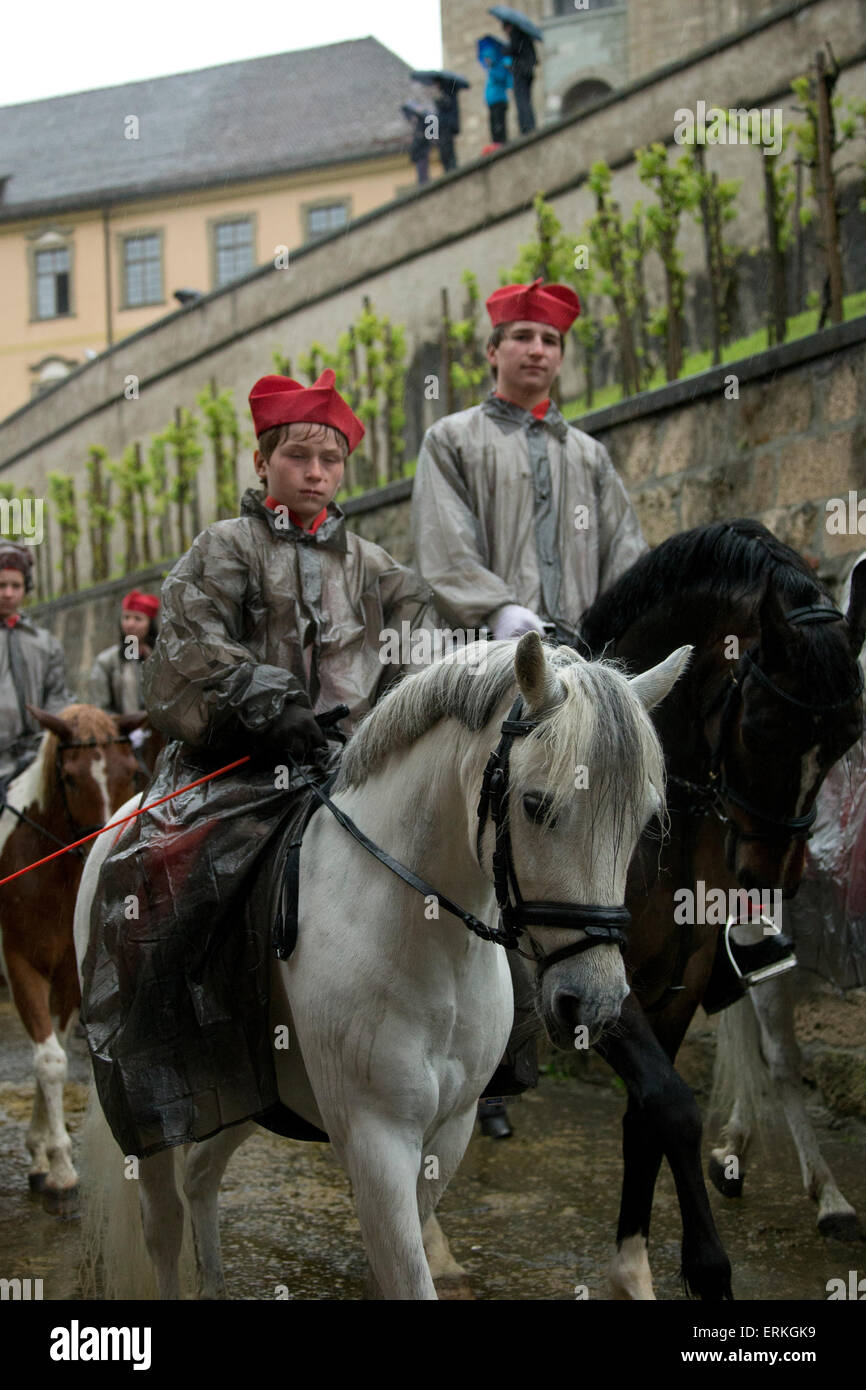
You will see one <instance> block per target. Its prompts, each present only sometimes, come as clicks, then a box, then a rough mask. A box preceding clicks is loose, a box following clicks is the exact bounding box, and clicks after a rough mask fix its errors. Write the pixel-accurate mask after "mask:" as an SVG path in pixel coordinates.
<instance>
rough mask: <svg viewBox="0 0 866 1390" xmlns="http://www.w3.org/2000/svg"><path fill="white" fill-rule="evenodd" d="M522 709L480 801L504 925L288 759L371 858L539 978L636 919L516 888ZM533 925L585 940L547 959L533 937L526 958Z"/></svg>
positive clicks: (505, 734)
mask: <svg viewBox="0 0 866 1390" xmlns="http://www.w3.org/2000/svg"><path fill="white" fill-rule="evenodd" d="M522 708H523V700H522V697H521V696H519V695H518V697H517V699H516V700H515V701H514V704H513V705H512V707H511V709H510V711H509V713H508V717H507V718H506V719H505V720H504V721H503V723H502V728H501V736H500V740H499V744H498V745H497V747H496V748H495V749H494V750H493V752H492V753H491V754H490V757H489V758H488V760H487V766H486V767H485V769H484V776H483V778H482V781H481V794H480V797H479V802H478V811H477V815H478V834H477V841H476V844H477V854H478V863H479V867H481V868H483V865H482V863H481V840H482V836H483V833H484V827H485V824H486V821H487V817H488V814H489V815H490V816H491V817H492V819H493V823H494V825H495V827H496V846H495V849H494V852H493V879H494V886H495V889H496V901H497V903H498V905H499V909H500V912H501V915H502V926H501V927H489V926H487V924H486V923H485V922H482V921H481V920H480V918H478V917H476V916H475V915H474V913H471V912H467V911H466V910H465V908H462V907H460V906H459V904H457V903H455V902H452V901H451V899H450V898H448V897H446V895H445V894H444V893H441V892H439V890H438V889H436V888H434V887H433V886H432V884H429V883H427V882H426V881H425V880H424V879H423V878H421V877H420V875H419V874H416V873H415V872H414V871H413V870H412V869H409V868H407V867H406V865H405V864H401V863H400V861H399V860H397V859H395V858H394V857H393V856H392V855H390V854H388V853H387V852H386V851H385V850H383V849H382V848H380V846H379V845H377V844H375V843H374V842H373V841H372V840H371V839H369V837H368V836H367V835H365V834H364V832H363V831H362V830H360V829H359V827H358V826H357V825H356V824H355V822H354V821H353V820H351V819H350V817H349V816H347V815H346V813H345V812H344V811H341V810H340V808H339V806H336V805H335V804H334V802H333V801H332V800H331V798H330V797H329V796H328V794H327V792H325V791H324V790H323V788H322V787H320V786H318V785H317V784H316V783H315V782H313V781H311V780H310V778H309V777H308V776H307V774H306V772H305V771H304V769H303V768H302V767H300V766H299V765H298V764H297V763H296V762H295V761H294V759H293V758H292V757H291V755H287V757H288V761H289V762H290V763H291V764H292V766H293V767H294V769H295V771H296V772H297V773H298V774H299V776H300V777H301V779H302V780H303V781H304V782H305V783H306V785H307V786H308V787H309V788H310V790H311V791H312V792H313V794H314V796H316V797H317V798H318V800H319V802H320V803H321V804H322V805H323V806H326V807H327V808H328V810H329V811H330V812H331V814H332V815H333V816H334V818H335V820H337V822H338V823H339V824H340V825H341V826H342V827H343V829H344V830H346V831H348V833H349V834H350V835H351V836H352V837H353V839H355V840H356V841H357V842H358V844H359V845H361V846H362V848H363V849H365V850H366V851H367V852H368V854H372V856H373V858H374V859H377V860H378V861H379V863H380V864H382V865H384V867H385V868H386V869H389V870H390V871H391V873H392V874H396V876H397V877H398V878H400V879H402V881H403V882H404V883H406V884H408V885H409V887H410V888H414V889H415V891H416V892H417V893H421V894H423V895H424V897H428V898H429V897H432V898H435V899H436V901H437V903H439V905H440V906H441V907H444V908H445V910H446V912H450V913H451V914H452V915H453V916H454V917H456V918H458V920H459V921H461V922H462V923H463V924H464V926H466V927H468V928H469V930H470V931H471V932H473V933H474V935H475V936H478V937H480V938H481V940H482V941H492V942H494V943H495V944H496V945H497V946H504V947H505V949H506V950H508V951H517V952H518V954H519V955H522V956H524V957H525V958H526V959H527V960H533V959H534V960H535V962H536V965H537V967H538V974H539V977H540V976H541V975H542V974H543V973H544V971H545V970H547V969H549V967H550V966H551V965H555V964H556V963H557V961H561V960H565V959H566V958H567V957H569V956H573V955H577V954H579V953H580V952H582V951H587V950H589V949H590V948H591V947H593V946H597V945H602V944H604V943H614V944H617V945H620V946H622V945H623V944H624V942H625V927H626V926H627V925H628V923H629V921H630V920H631V918H630V914H629V912H628V910H627V909H626V908H624V907H606V906H599V905H596V904H581V903H560V902H526V901H524V900H523V899H522V898H521V896H520V890H519V887H518V884H517V876H516V874H515V871H514V860H513V856H512V853H511V837H510V834H509V831H508V767H509V755H510V752H511V744H512V742H513V740H514V739H515V738H518V737H521V736H523V735H525V734H528V733H530V732H531V730H533V729H535V728H536V727H537V721H536V720H531V719H520V718H518V715H519V714H520V712H521V710H522ZM293 848H295V849H296V850H299V849H300V844H296V845H294V846H293ZM512 891H513V893H514V901H513V902H512V900H511V892H512ZM530 923H534V924H535V925H537V926H547V927H553V926H555V927H559V928H564V929H567V930H569V931H581V932H583V933H584V937H583V939H582V940H581V941H578V942H575V943H573V944H572V945H570V946H565V947H563V948H562V949H560V950H558V951H552V952H551V953H550V954H549V955H546V956H545V955H544V954H543V953H542V952H541V951H539V949H538V948H537V946H536V944H535V942H534V941H532V940H531V938H530V944H531V946H532V951H533V954H532V955H531V956H530V955H527V953H526V952H525V951H522V950H521V949H520V946H519V941H520V937H521V935H522V933H523V932H524V930H525V929H526V927H527V926H528V925H529V924H530Z"/></svg>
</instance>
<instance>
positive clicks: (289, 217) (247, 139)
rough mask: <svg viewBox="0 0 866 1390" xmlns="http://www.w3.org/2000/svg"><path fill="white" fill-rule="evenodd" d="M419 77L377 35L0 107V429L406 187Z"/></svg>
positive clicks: (410, 174)
mask: <svg viewBox="0 0 866 1390" xmlns="http://www.w3.org/2000/svg"><path fill="white" fill-rule="evenodd" d="M409 71H410V70H409V68H408V67H407V66H406V64H405V63H404V62H403V61H402V60H401V59H400V58H398V57H397V56H396V54H394V53H391V52H390V51H389V50H388V49H387V48H384V47H383V46H382V44H380V43H379V42H378V40H376V39H373V38H366V39H357V40H353V41H350V42H346V43H337V44H331V45H328V46H326V47H323V48H314V49H306V50H303V51H301V52H297V53H283V54H278V55H275V56H273V57H267V58H256V59H252V60H248V61H245V62H239V63H229V64H225V65H223V66H220V67H215V68H207V69H204V70H202V71H199V72H189V73H181V74H178V75H176V76H172V77H161V78H156V79H153V80H151V81H147V82H134V83H130V84H128V85H126V86H121V87H107V88H102V89H100V90H98V91H92V92H80V93H76V94H74V95H72V96H63V97H54V98H51V99H50V100H45V101H34V102H27V103H25V104H24V105H21V106H9V107H3V108H0V150H2V152H3V153H2V156H0V158H2V161H3V162H2V165H0V285H2V287H3V289H2V313H0V359H2V371H0V418H2V417H4V416H6V415H8V414H9V413H10V412H12V411H14V410H16V409H17V408H18V407H19V406H22V405H24V404H26V402H27V401H29V400H30V399H31V397H33V396H34V395H37V394H38V393H39V392H40V391H41V390H44V389H46V388H47V387H49V386H51V385H53V384H54V383H55V382H56V381H58V380H59V379H60V378H61V377H63V376H65V375H67V373H68V372H70V371H71V370H72V369H73V368H74V367H76V366H79V365H80V364H81V363H83V362H84V361H86V360H87V359H88V358H91V357H94V356H97V355H98V354H99V353H100V352H101V351H102V350H103V349H105V348H107V347H110V346H112V345H113V344H114V343H116V342H118V341H119V340H120V339H122V338H125V337H127V336H128V335H129V334H131V333H135V332H137V331H138V330H139V329H141V328H144V327H145V326H146V325H148V324H150V323H152V322H153V321H154V319H158V318H161V317H162V316H163V315H165V314H167V313H170V312H172V311H174V310H175V309H177V308H178V304H179V302H182V300H179V299H178V298H176V295H177V292H178V291H181V292H183V291H187V292H192V293H194V294H207V293H209V292H210V291H212V290H216V289H219V288H220V287H221V286H223V285H225V284H227V283H228V282H229V281H231V280H234V279H237V278H238V277H241V276H243V275H245V274H248V273H249V272H251V271H253V270H254V269H255V268H256V266H258V265H261V264H264V263H265V262H267V261H270V260H273V259H274V258H275V257H277V256H280V255H285V253H286V249H288V250H291V248H293V247H297V246H300V245H302V244H303V243H305V242H308V241H310V240H312V239H315V238H316V237H319V236H322V235H324V234H326V233H328V232H331V231H333V230H335V229H337V228H339V227H341V226H343V225H345V224H346V223H347V222H349V221H350V220H352V219H353V218H356V217H359V216H361V215H362V214H363V213H365V212H369V211H370V210H371V209H373V208H375V207H378V206H380V205H381V204H382V203H385V202H388V201H390V200H391V199H392V198H394V197H395V196H396V195H397V193H398V192H400V191H401V190H402V189H404V188H407V187H411V186H412V185H413V182H414V170H413V167H412V165H411V163H410V162H409V158H408V155H407V153H406V151H407V148H408V135H409V128H408V126H407V124H406V121H405V118H404V117H403V116H402V114H401V112H400V106H401V103H402V102H404V101H406V100H407V98H408V97H410V96H411V95H412V84H411V82H410V79H409Z"/></svg>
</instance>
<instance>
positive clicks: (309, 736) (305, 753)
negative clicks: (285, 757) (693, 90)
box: [261, 701, 328, 763]
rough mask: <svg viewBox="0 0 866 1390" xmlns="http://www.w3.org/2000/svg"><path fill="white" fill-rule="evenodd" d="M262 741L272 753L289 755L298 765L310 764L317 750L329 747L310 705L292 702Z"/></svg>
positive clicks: (263, 735)
mask: <svg viewBox="0 0 866 1390" xmlns="http://www.w3.org/2000/svg"><path fill="white" fill-rule="evenodd" d="M261 739H262V743H263V744H264V746H265V747H266V748H267V749H269V750H270V751H271V752H274V753H277V754H280V753H289V754H290V755H291V756H292V757H293V758H294V759H295V762H298V763H303V762H308V761H309V759H310V757H311V756H312V755H313V754H314V752H315V750H316V749H317V748H327V746H328V740H327V739H326V738H325V735H324V734H323V733H322V731H321V729H320V728H319V726H318V724H317V723H316V716H315V715H314V714H313V711H312V710H311V709H310V707H309V705H300V704H297V703H294V702H291V701H290V702H289V703H288V704H287V705H286V707H285V709H284V710H283V712H282V714H281V715H280V717H279V719H278V720H277V721H276V723H275V724H272V725H271V727H270V728H269V729H268V730H267V731H266V732H265V733H263V734H262V736H261Z"/></svg>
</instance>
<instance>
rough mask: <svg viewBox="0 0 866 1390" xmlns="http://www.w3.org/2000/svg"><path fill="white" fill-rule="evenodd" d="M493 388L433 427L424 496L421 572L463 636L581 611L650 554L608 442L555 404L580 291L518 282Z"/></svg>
mask: <svg viewBox="0 0 866 1390" xmlns="http://www.w3.org/2000/svg"><path fill="white" fill-rule="evenodd" d="M487 309H488V312H489V314H490V321H491V323H492V325H493V332H492V334H491V336H490V339H489V341H488V345H487V360H488V361H489V363H490V365H491V367H492V369H493V374H494V378H495V382H496V384H495V388H494V390H493V391H491V392H490V395H489V396H488V397H487V399H486V400H485V401H483V402H482V403H481V405H476V406H473V407H472V408H471V409H470V410H464V411H461V412H460V413H459V414H457V415H447V416H445V418H444V419H442V420H439V421H437V423H436V424H435V425H433V427H432V428H431V429H429V430H428V431H427V434H426V435H425V438H424V442H423V444H422V446H421V452H420V454H419V457H418V469H417V472H416V475H415V486H414V491H413V495H412V533H413V538H414V545H415V562H416V564H417V566H418V568H419V570H420V571H421V574H422V575H423V576H424V578H425V579H426V580H427V581H428V582H429V583H430V585H431V586H432V588H433V592H434V595H435V599H436V606H437V608H438V609H439V610H440V612H441V613H442V614H443V615H444V616H445V617H446V618H447V619H448V620H449V621H450V622H451V623H453V624H454V625H455V626H457V627H466V628H478V627H481V626H487V627H489V628H490V629H491V630H492V632H493V635H494V637H503V638H506V637H517V636H519V635H520V634H521V633H523V632H528V631H530V630H531V629H532V628H535V629H536V631H542V630H543V624H544V623H545V622H551V623H555V624H556V627H557V631H558V633H559V634H560V637H561V639H562V640H563V641H569V642H572V641H574V638H575V635H576V630H577V625H578V622H579V619H580V617H581V614H582V613H584V612H585V610H586V609H587V608H588V607H589V606H590V604H591V603H592V602H593V601H594V599H595V598H596V597H597V595H598V594H599V593H601V592H603V590H605V589H606V588H608V587H609V586H610V585H611V584H612V583H613V581H614V580H615V579H617V578H618V577H619V576H620V575H621V574H622V573H623V571H624V570H626V569H628V567H629V566H630V565H631V564H633V563H634V561H635V560H636V559H638V557H639V556H640V555H641V554H643V552H644V551H645V550H646V548H647V547H646V542H645V541H644V538H643V536H642V535H641V530H640V525H639V523H638V519H637V517H636V515H635V512H634V508H633V507H632V505H631V503H630V501H629V498H628V494H627V493H626V490H625V488H624V487H623V485H622V483H621V482H620V480H619V478H618V476H617V474H616V472H615V471H614V468H613V465H612V463H611V461H610V458H609V456H608V453H607V450H606V449H605V448H604V447H603V445H601V444H599V443H597V442H596V440H594V439H592V438H590V436H589V435H588V434H584V433H583V432H582V431H581V430H578V429H575V428H574V427H573V426H569V424H568V422H567V421H566V420H565V419H564V418H563V416H562V415H561V414H560V412H559V411H558V410H557V408H556V406H555V405H553V404H552V403H551V401H550V388H551V386H552V385H553V382H554V380H555V378H556V376H557V374H558V372H559V369H560V367H561V365H562V354H563V349H564V346H565V334H566V333H567V332H568V330H569V328H570V327H571V325H572V323H573V322H574V320H575V319H576V318H577V316H578V314H579V313H580V301H579V300H578V297H577V295H576V294H575V293H574V290H572V289H571V288H570V287H569V286H568V285H545V284H544V283H543V282H542V280H541V278H540V277H539V279H537V280H536V281H534V283H533V284H531V285H506V286H504V287H503V288H502V289H498V290H496V291H494V293H493V294H492V295H491V296H490V298H489V299H488V300H487Z"/></svg>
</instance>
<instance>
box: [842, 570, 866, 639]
mask: <svg viewBox="0 0 866 1390" xmlns="http://www.w3.org/2000/svg"><path fill="white" fill-rule="evenodd" d="M848 582H849V584H850V586H851V597H850V598H849V600H848V612H847V613H846V614H845V621H846V622H847V624H848V641H849V642H850V643H851V651H852V652H853V654H854V656H857V655H858V654H859V652H860V648H861V647H862V646H863V638H864V637H866V555H864V556H862V557H861V559H859V560H858V561H857V563H856V565H855V566H854V568H853V570H852V571H851V578H850V580H849V581H848Z"/></svg>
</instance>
